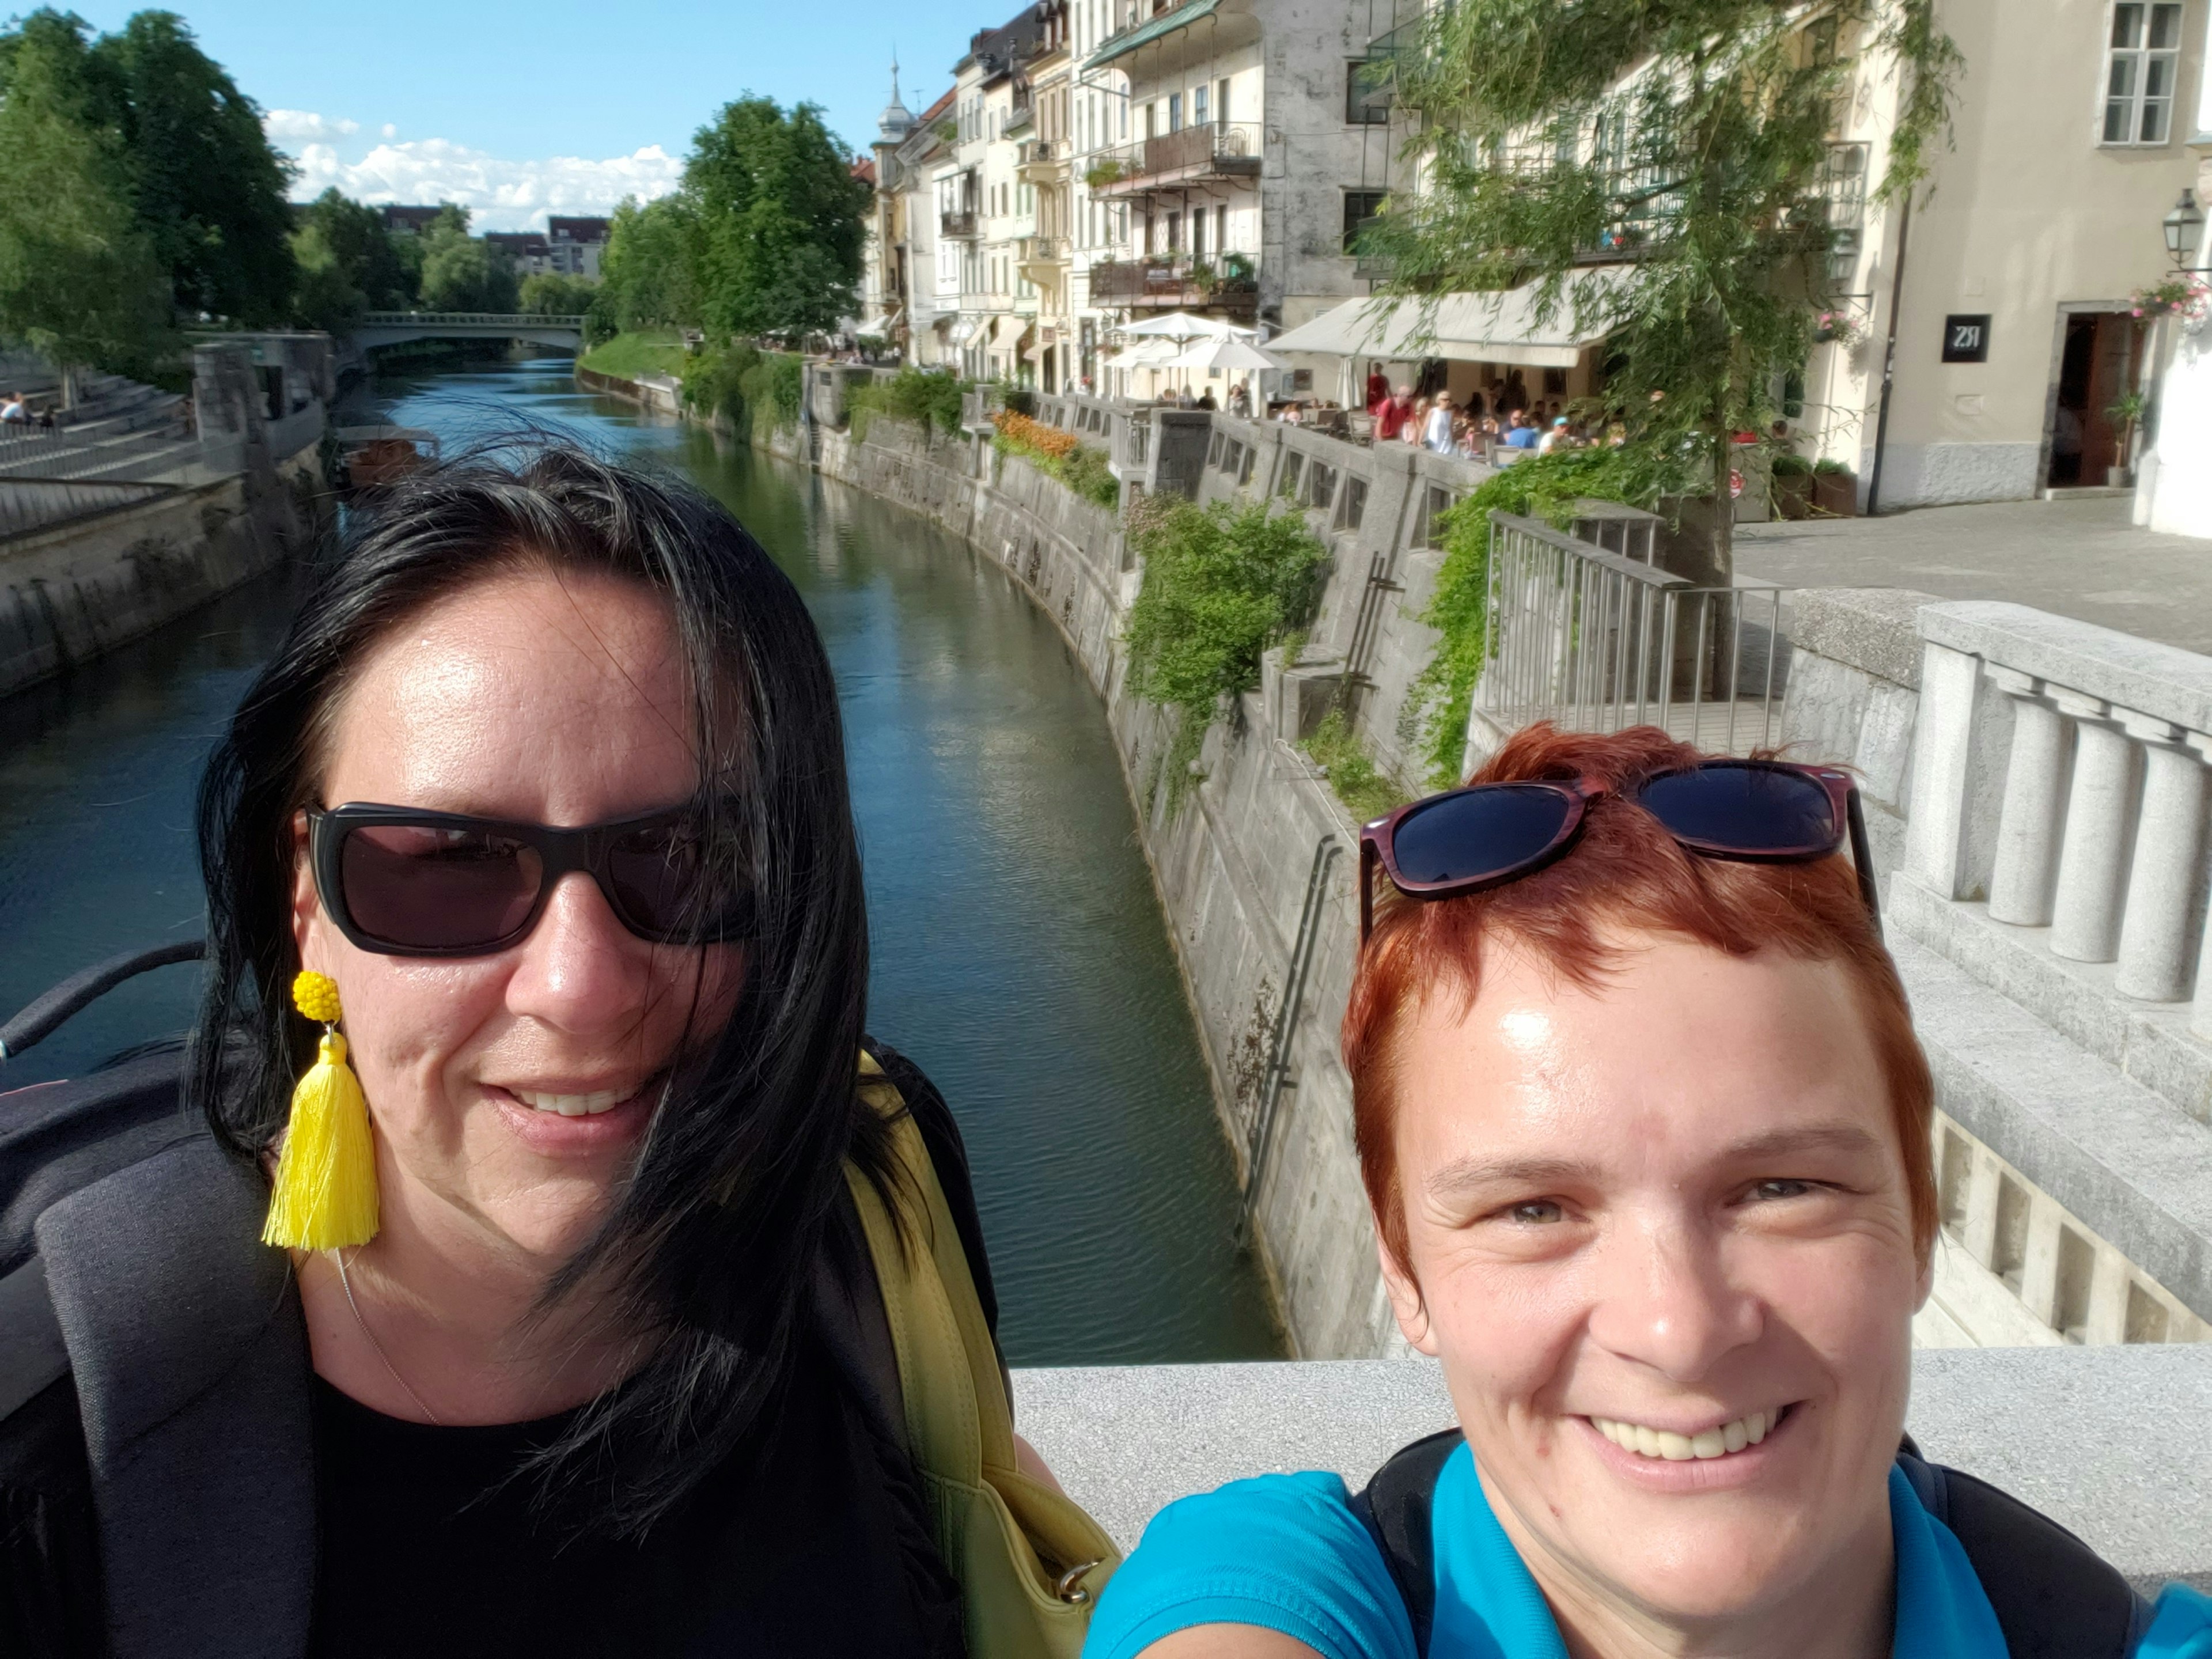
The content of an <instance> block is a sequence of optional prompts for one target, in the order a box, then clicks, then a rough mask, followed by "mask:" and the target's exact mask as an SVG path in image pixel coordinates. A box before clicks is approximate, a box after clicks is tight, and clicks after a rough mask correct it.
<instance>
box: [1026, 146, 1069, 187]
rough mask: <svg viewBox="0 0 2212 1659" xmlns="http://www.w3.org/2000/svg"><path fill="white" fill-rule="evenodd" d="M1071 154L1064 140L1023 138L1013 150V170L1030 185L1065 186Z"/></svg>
mask: <svg viewBox="0 0 2212 1659" xmlns="http://www.w3.org/2000/svg"><path fill="white" fill-rule="evenodd" d="M1073 153H1074V147H1073V145H1071V144H1070V143H1068V141H1067V140H1066V139H1065V138H1025V139H1024V140H1023V141H1022V142H1021V143H1020V144H1019V145H1018V147H1017V148H1016V149H1015V152H1014V169H1015V171H1016V172H1018V173H1020V175H1021V176H1022V178H1023V179H1024V180H1025V181H1027V182H1028V183H1030V184H1032V185H1059V184H1065V183H1066V181H1067V169H1068V162H1069V161H1070V159H1071V158H1072V157H1073Z"/></svg>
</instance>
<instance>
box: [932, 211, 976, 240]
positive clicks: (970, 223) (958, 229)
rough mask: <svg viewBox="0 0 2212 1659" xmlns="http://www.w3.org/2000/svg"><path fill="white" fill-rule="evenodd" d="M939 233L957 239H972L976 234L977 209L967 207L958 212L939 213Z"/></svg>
mask: <svg viewBox="0 0 2212 1659" xmlns="http://www.w3.org/2000/svg"><path fill="white" fill-rule="evenodd" d="M937 234H939V236H946V237H950V238H951V239H952V240H955V241H964V240H972V239H973V238H974V236H975V210H974V209H973V208H966V209H963V210H961V211H959V212H957V213H939V215H938V216H937Z"/></svg>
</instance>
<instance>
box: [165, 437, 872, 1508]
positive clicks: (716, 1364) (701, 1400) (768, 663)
mask: <svg viewBox="0 0 2212 1659" xmlns="http://www.w3.org/2000/svg"><path fill="white" fill-rule="evenodd" d="M539 565H542V566H546V567H550V568H553V569H554V570H556V571H561V570H592V571H605V572H611V573H613V574H618V575H621V576H623V577H627V578H629V579H631V580H636V581H640V582H642V583H644V584H646V585H647V586H649V587H651V588H652V589H653V590H654V591H655V592H658V593H659V594H660V595H662V596H663V597H664V598H665V599H666V600H667V602H668V604H669V605H670V607H671V610H672V611H673V613H674V616H675V619H676V624H677V630H678V638H679V640H680V641H681V648H682V651H683V654H684V659H685V662H686V665H687V666H688V667H689V669H690V678H691V684H692V687H693V693H694V702H695V708H696V721H697V737H698V752H699V754H700V755H701V757H702V767H701V770H702V782H701V787H700V793H699V797H698V801H697V807H698V810H699V811H700V813H701V814H702V817H703V818H704V819H705V821H706V826H707V829H708V841H709V842H710V843H711V844H714V845H718V846H721V847H725V848H732V849H736V850H734V851H733V852H732V854H731V856H732V859H733V860H734V861H736V862H737V863H738V864H739V865H741V866H742V867H741V868H740V869H738V870H737V871H735V872H732V873H733V874H734V875H735V876H736V877H737V878H738V879H741V880H743V881H744V883H745V884H747V885H749V886H750V890H751V893H752V896H753V900H754V912H755V918H756V920H755V923H754V927H753V929H752V932H751V934H750V939H749V942H748V945H747V949H746V971H745V978H744V988H743V990H742V992H741V994H740V995H739V998H738V1004H737V1007H736V1010H735V1012H734V1013H733V1014H732V1017H731V1018H730V1019H729V1021H728V1023H727V1024H726V1025H725V1026H723V1027H722V1028H721V1029H720V1030H713V1031H699V1030H694V1031H693V1032H691V1033H690V1036H689V1037H688V1038H687V1041H686V1043H685V1045H684V1054H683V1055H682V1056H680V1057H679V1062H678V1065H677V1066H675V1067H674V1068H673V1069H672V1071H671V1074H670V1081H669V1083H668V1085H667V1087H666V1090H665V1092H664V1094H663V1096H662V1098H661V1100H660V1102H659V1105H658V1107H657V1109H656V1110H655V1112H654V1115H653V1120H652V1123H651V1126H650V1127H649V1128H648V1130H647V1133H646V1136H645V1139H644V1141H643V1144H642V1146H641V1148H640V1151H639V1155H638V1158H637V1161H636V1164H635V1170H634V1171H633V1172H632V1174H631V1175H630V1176H629V1179H628V1180H627V1181H626V1182H625V1183H624V1184H623V1188H622V1189H621V1190H620V1192H619V1193H618V1194H617V1197H616V1199H615V1200H614V1202H613V1204H612V1206H611V1210H610V1213H609V1214H608V1216H607V1217H606V1218H605V1222H604V1223H603V1225H601V1227H600V1228H599V1231H597V1233H596V1234H595V1236H594V1237H592V1240H591V1241H590V1242H589V1243H587V1244H586V1246H585V1247H584V1249H582V1251H581V1252H580V1254H579V1255H578V1256H577V1257H576V1258H575V1259H574V1261H570V1262H569V1263H568V1266H567V1267H565V1268H564V1269H563V1270H562V1273H559V1274H558V1275H556V1279H555V1280H554V1283H553V1285H551V1286H550V1287H549V1291H548V1295H549V1297H559V1296H562V1295H564V1294H566V1293H568V1292H569V1291H573V1290H574V1287H575V1286H576V1285H579V1284H580V1283H581V1282H582V1281H583V1280H585V1279H586V1278H589V1277H593V1276H599V1278H600V1279H602V1280H603V1281H611V1282H612V1283H613V1284H614V1285H616V1286H617V1290H616V1292H615V1294H616V1296H617V1298H618V1301H619V1304H620V1306H619V1309H618V1311H619V1312H620V1313H621V1314H623V1316H626V1317H627V1318H628V1319H629V1321H631V1322H634V1328H640V1329H644V1330H649V1331H652V1332H654V1333H656V1334H657V1342H656V1346H655V1347H654V1349H653V1352H652V1354H651V1356H650V1357H649V1358H647V1360H646V1362H645V1364H643V1366H642V1367H641V1370H639V1371H638V1372H637V1373H635V1375H633V1376H631V1377H630V1379H629V1381H628V1382H626V1383H624V1384H623V1386H622V1387H621V1388H620V1389H615V1390H613V1391H611V1393H610V1394H608V1395H605V1396H603V1397H602V1399H601V1400H600V1401H599V1402H597V1403H595V1405H594V1406H593V1407H592V1408H591V1409H590V1410H588V1411H586V1412H585V1413H580V1415H579V1417H578V1419H577V1422H576V1425H575V1426H574V1429H573V1430H572V1431H570V1432H569V1433H568V1435H567V1436H566V1437H564V1439H563V1440H562V1442H561V1443H559V1444H558V1445H556V1447H554V1448H553V1449H552V1450H551V1452H550V1454H549V1455H547V1456H546V1457H545V1458H544V1459H543V1460H541V1462H540V1463H539V1466H538V1468H539V1473H541V1474H544V1475H546V1476H547V1477H548V1480H549V1483H550V1484H551V1485H554V1486H558V1485H561V1484H563V1482H562V1480H560V1477H562V1476H567V1477H571V1478H580V1477H584V1476H586V1475H588V1476H589V1478H590V1480H591V1484H592V1486H594V1487H595V1488H596V1489H597V1491H598V1492H599V1494H601V1495H603V1496H604V1497H605V1498H607V1499H608V1500H610V1501H608V1502H607V1503H606V1504H605V1506H604V1507H601V1508H599V1513H598V1516H597V1517H596V1518H597V1522H598V1523H599V1524H601V1525H611V1527H612V1528H615V1529H616V1530H617V1531H620V1532H623V1533H627V1534H633V1535H634V1534H638V1533H641V1532H642V1531H643V1530H644V1529H645V1528H647V1527H649V1526H650V1525H651V1524H652V1522H653V1521H654V1520H655V1519H657V1518H658V1517H659V1516H661V1515H663V1514H665V1512H666V1511H667V1510H668V1509H669V1508H670V1506H671V1505H672V1504H674V1503H675V1502H676V1501H677V1500H678V1498H681V1497H682V1496H683V1495H684V1492H686V1491H687V1490H688V1489H689V1488H690V1486H691V1485H692V1483H693V1482H695V1481H696V1480H697V1479H699V1478H700V1477H701V1476H702V1475H703V1474H706V1473H707V1472H708V1471H709V1470H710V1469H711V1468H714V1466H715V1465H716V1464H718V1463H719V1462H721V1461H722V1460H723V1459H724V1458H725V1457H726V1456H728V1455H732V1454H733V1453H736V1452H738V1451H739V1450H741V1449H744V1448H745V1447H747V1446H748V1445H749V1444H750V1443H751V1441H752V1438H753V1437H754V1436H755V1435H756V1434H757V1432H759V1431H763V1429H764V1427H765V1425H764V1422H763V1417H764V1410H763V1408H764V1407H767V1406H768V1405H769V1402H770V1401H772V1400H773V1399H774V1398H775V1395H776V1394H777V1392H778V1389H779V1387H780V1385H781V1383H782V1382H783V1380H784V1379H785V1378H786V1377H787V1375H788V1374H789V1371H790V1367H791V1364H792V1362H793V1357H794V1352H795V1349H796V1345H797V1342H798V1340H799V1334H800V1328H801V1321H802V1320H803V1319H804V1318H805V1310H806V1300H805V1298H806V1291H807V1286H808V1283H809V1275H810V1271H811V1267H812V1265H813V1262H814V1259H815V1254H816V1252H817V1249H819V1248H820V1245H821V1240H822V1235H823V1226H824V1224H825V1218H827V1216H828V1215H829V1212H830V1211H831V1209H832V1207H833V1206H834V1205H835V1204H836V1203H837V1202H838V1201H839V1200H840V1199H841V1197H842V1191H843V1177H842V1165H843V1164H844V1161H845V1160H846V1159H847V1158H854V1160H855V1161H856V1162H858V1163H859V1164H860V1167H862V1168H863V1169H864V1170H867V1171H868V1172H869V1173H870V1174H871V1176H873V1177H875V1178H876V1179H877V1180H878V1182H882V1181H883V1180H884V1179H885V1177H886V1173H887V1171H888V1169H889V1165H890V1158H889V1154H888V1150H887V1147H888V1141H887V1137H886V1135H885V1133H884V1128H883V1126H882V1125H881V1123H880V1122H879V1121H878V1120H877V1118H876V1117H875V1115H873V1113H872V1112H870V1111H868V1110H867V1109H866V1108H865V1107H863V1106H862V1105H860V1103H859V1101H858V1100H857V1098H856V1095H855V1087H854V1066H855V1062H856V1060H857V1058H858V1054H859V1050H860V1036H861V1027H862V1023H863V1019H864V1018H865V1013H866V986H867V972H868V962H867V928H866V914H865V910H864V907H863V901H862V896H861V885H860V854H859V849H858V846H857V842H856V839H855V836H854V827H853V816H852V809H851V803H850V801H849V799H848V795H847V791H846V774H845V756H844V737H843V732H842V726H841V723H840V720H839V716H838V708H837V698H836V688H835V686H834V684H833V683H832V680H831V678H830V672H829V659H828V658H827V656H826V655H825V654H824V653H823V647H822V641H821V639H820V636H819V635H817V633H816V631H815V628H814V623H813V621H812V619H811V617H809V616H808V615H807V612H806V610H805V605H803V604H802V603H801V601H800V599H799V593H798V591H797V590H796V589H795V588H794V587H793V586H792V584H791V582H790V581H789V580H788V579H787V577H786V576H785V575H784V574H783V573H782V572H781V571H780V570H779V569H777V568H776V567H775V564H774V563H773V562H771V561H770V560H769V556H768V555H767V554H766V553H765V552H764V551H763V550H762V548H761V546H760V544H758V543H757V542H756V541H755V540H754V539H753V538H752V537H751V536H750V535H749V534H747V533H746V532H745V531H744V528H743V527H742V526H739V525H738V523H737V522H736V521H735V520H732V518H731V517H730V516H729V514H728V513H726V512H725V511H723V510H722V508H721V507H719V506H717V505H716V504H714V502H713V501H709V500H708V499H707V498H705V497H704V496H702V495H699V494H698V493H696V491H694V490H692V489H688V488H686V487H684V486H682V485H680V484H678V483H672V482H670V481H666V480H663V479H659V478H654V477H647V476H645V475H643V474H641V473H639V472H637V471H632V470H630V469H628V468H625V467H623V466H619V465H612V464H610V463H608V462H605V461H603V460H600V459H597V458H595V457H592V456H591V455H589V454H586V453H584V452H582V451H580V450H579V449H576V448H574V447H568V446H564V445H561V444H558V443H555V442H551V441H545V440H543V439H538V440H535V441H529V442H527V443H526V444H525V445H524V447H522V448H521V449H520V452H519V453H518V452H516V451H515V450H514V449H513V448H512V447H508V448H506V449H503V450H500V451H492V452H487V453H485V454H481V455H477V456H474V457H471V458H465V459H459V460H456V461H454V462H452V463H449V464H447V465H442V466H438V467H434V468H430V469H428V470H426V471H424V472H422V473H420V474H417V475H416V477H413V478H411V479H410V480H408V481H406V482H404V483H402V484H400V485H398V487H396V488H394V489H392V490H391V491H389V492H388V493H387V494H386V495H385V496H384V497H383V498H382V499H381V500H380V501H378V502H377V503H376V505H375V506H374V507H372V508H371V509H369V510H368V512H366V513H363V514H361V515H360V516H359V518H358V520H356V521H354V522H351V523H349V527H348V529H347V530H346V532H345V533H344V534H343V536H342V537H341V538H339V539H338V540H337V544H336V545H335V546H334V547H333V548H332V549H331V550H330V551H329V552H327V553H326V554H325V555H324V556H322V557H320V558H319V559H318V560H317V561H316V562H315V563H314V565H313V568H312V569H311V572H310V574H309V575H308V577H307V591H306V592H305V594H304V596H303V598H302V600H301V604H300V606H299V609H298V611H297V614H296V615H295V617H294V618H293V622H292V625H291V629H290V631H289V634H288V635H286V636H285V639H284V641H283V645H282V646H281V647H279V648H278V650H277V652H276V656H275V658H274V659H272V660H271V661H270V664H269V665H268V666H267V667H266V668H265V669H264V670H263V671H262V672H261V675H260V677H259V678H258V679H257V680H255V682H254V684H253V685H252V689H251V690H248V691H247V693H246V697H245V700H244V701H243V702H241V703H240V706H239V708H238V712H237V714H236V715H235V716H234V718H233V720H232V721H231V724H230V727H229V730H228V733H227V734H226V736H225V737H224V738H223V739H222V743H221V744H219V745H218V747H217V748H216V751H215V754H214V756H213V757H212V759H211V760H210V763H209V766H208V769H207V774H206V776H205V778H204V781H203V782H202V785H201V788H200V797H199V836H200V859H201V868H202V871H203V872H204V876H205V878H206V883H207V895H208V961H209V980H208V989H207V993H206V998H205V1001H204V1006H203V1007H202V1009H201V1012H200V1018H199V1024H198V1028H197V1032H196V1034H195V1037H194V1041H193V1044H192V1049H191V1058H190V1061H189V1064H188V1068H187V1078H188V1088H189V1091H190V1094H191V1099H192V1100H193V1102H194V1103H195V1104H196V1105H197V1107H198V1108H199V1109H201V1110H203V1111H204V1113H205V1114H206V1116H207V1119H208V1121H209V1122H210V1124H211V1125H212V1126H213V1127H214V1130H215V1133H216V1136H217V1137H218V1139H221V1140H222V1142H223V1143H224V1144H225V1145H226V1146H228V1147H229V1148H230V1149H231V1150H232V1151H233V1152H235V1153H236V1154H237V1155H238V1156H240V1158H246V1159H249V1160H254V1161H256V1162H257V1163H258V1160H260V1158H262V1156H263V1154H264V1152H265V1151H266V1150H267V1148H268V1147H269V1146H270V1143H271V1142H272V1141H273V1140H274V1139H276V1136H277V1134H278V1133H279V1132H280V1130H281V1128H282V1127H283V1123H284V1121H285V1118H286V1114H287V1111H288V1109H289V1099H290V1094H291V1090H292V1085H293V1082H294V1079H295V1078H296V1077H297V1075H298V1074H299V1073H300V1072H301V1070H302V1069H304V1067H305V1066H307V1063H308V1062H309V1060H311V1059H312V1053H313V1041H314V1039H313V1033H312V1032H311V1031H310V1030H308V1029H307V1024H306V1023H305V1022H303V1021H301V1020H298V1019H295V1018H291V1017H290V1015H289V997H288V987H289V984H290V981H291V977H292V975H293V974H294V972H295V970H296V969H297V968H298V966H299V964H298V963H297V961H296V960H295V945H294V941H293V933H292V928H291V925H290V906H291V892H292V884H293V870H294V857H295V854H294V842H293V832H292V823H293V819H294V815H295V812H296V811H298V810H299V809H300V808H301V807H302V806H304V805H313V804H315V803H314V802H313V800H312V799H311V797H312V796H313V793H314V791H315V790H316V788H317V787H318V782H319V781H318V779H317V778H316V777H315V776H314V775H313V774H314V772H315V771H316V770H317V769H318V768H319V764H320V758H321V757H320V755H319V750H320V748H321V744H322V737H323V733H324V731H325V727H326V726H327V725H328V724H329V721H330V716H331V709H332V708H333V706H334V705H335V703H336V702H337V698H338V697H339V696H340V694H341V693H342V692H343V690H344V688H345V686H346V684H347V683H348V680H349V676H350V675H351V674H352V673H353V671H355V670H356V668H357V666H358V665H360V664H361V663H362V660H363V659H364V657H365V655H366V653H368V650H369V649H370V648H371V647H373V646H374V645H375V644H376V643H377V642H378V641H380V639H382V638H383V637H384V636H385V635H386V634H387V633H388V632H389V630H391V629H392V628H393V627H394V626H395V625H396V624H398V623H400V622H402V621H403V620H404V619H406V618H407V617H410V616H412V615H414V614H416V612H419V611H421V610H422V609H423V608H424V607H426V606H428V605H432V604H434V603H435V602H436V601H437V600H439V599H441V598H443V597H445V596H447V595H449V594H452V593H453V592H457V591H458V590H459V589H461V588H463V587H465V586H469V585H471V583H474V582H476V581H478V580H483V579H484V578H485V577H487V576H489V575H492V574H497V573H498V572H500V571H501V570H503V569H512V568H528V567H531V566H539ZM610 1472H611V1474H612V1475H613V1480H612V1483H611V1485H612V1490H611V1492H610V1491H609V1489H608V1482H607V1476H608V1474H609V1473H610Z"/></svg>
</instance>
